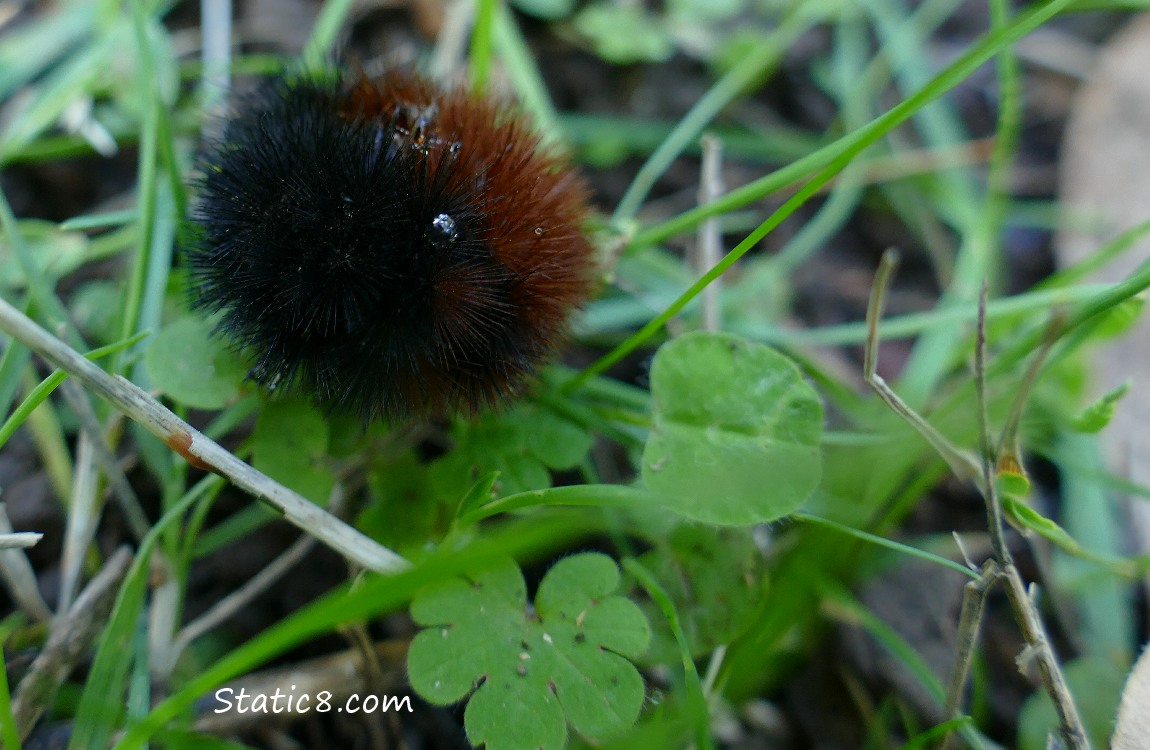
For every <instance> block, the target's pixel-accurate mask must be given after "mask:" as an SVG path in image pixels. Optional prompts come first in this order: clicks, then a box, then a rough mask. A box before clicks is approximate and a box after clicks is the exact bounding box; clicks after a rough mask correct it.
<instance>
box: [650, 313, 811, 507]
mask: <svg viewBox="0 0 1150 750" xmlns="http://www.w3.org/2000/svg"><path fill="white" fill-rule="evenodd" d="M651 397H652V406H653V411H654V420H653V423H652V425H651V435H650V437H649V438H648V439H647V444H646V446H644V449H643V466H642V471H643V483H644V484H646V485H647V487H648V489H651V490H653V491H655V492H658V493H661V494H662V495H663V496H664V499H665V502H666V506H667V507H668V508H669V509H670V510H673V511H676V512H678V513H680V514H682V515H684V516H686V517H687V518H691V519H693V520H696V521H703V522H704V523H713V524H723V525H732V526H747V525H750V524H755V523H761V522H764V521H773V520H775V519H777V518H781V517H782V516H785V515H787V514H789V513H793V512H794V511H795V510H796V509H797V508H798V507H799V506H800V505H802V504H803V502H805V501H806V499H807V498H808V497H809V496H810V494H811V493H812V492H813V491H814V489H815V487H816V486H817V485H818V482H819V477H820V476H821V473H822V454H821V452H820V448H819V441H820V439H821V438H822V429H823V407H822V402H821V401H820V400H819V396H818V393H817V392H816V391H815V389H814V388H812V387H811V385H810V384H809V383H807V381H806V380H805V379H804V378H803V374H802V372H801V371H800V370H799V368H798V367H797V366H796V365H795V363H794V362H792V361H791V360H790V359H788V358H787V357H786V356H784V355H783V354H780V353H779V352H777V351H775V350H774V349H772V348H770V347H769V346H764V345H763V344H756V343H753V342H750V341H746V340H744V339H741V338H739V337H737V336H732V335H730V334H725V333H704V332H695V333H688V334H685V335H683V336H680V337H679V338H677V339H674V340H673V341H670V342H668V343H666V344H664V345H663V346H662V347H660V349H659V351H658V352H657V353H656V354H655V359H654V361H653V362H652V363H651Z"/></svg>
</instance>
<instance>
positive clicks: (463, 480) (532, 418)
mask: <svg viewBox="0 0 1150 750" xmlns="http://www.w3.org/2000/svg"><path fill="white" fill-rule="evenodd" d="M453 433H454V437H455V449H454V450H452V451H451V452H450V453H448V454H447V455H446V456H444V457H443V458H441V459H439V460H438V461H436V462H435V463H434V464H433V465H432V467H431V470H430V472H431V481H432V487H433V489H434V490H435V493H436V495H437V496H438V497H439V498H441V499H443V500H445V501H446V500H450V501H451V502H452V503H453V504H457V503H458V502H459V499H460V498H462V497H463V496H464V495H465V494H466V493H467V491H468V490H469V489H470V488H471V486H472V485H473V484H474V483H475V481H476V480H477V479H478V478H479V477H480V476H482V475H484V474H488V473H490V472H493V471H495V472H499V480H498V482H497V483H496V485H495V492H496V494H497V495H498V496H500V497H502V496H506V495H514V494H517V493H520V492H528V491H530V490H541V489H546V488H548V487H550V486H551V474H550V472H549V471H548V468H552V469H559V470H563V469H570V468H572V467H574V466H577V465H578V464H579V463H580V462H581V461H582V460H583V458H584V456H586V455H587V452H588V451H589V450H591V435H590V434H589V433H588V432H587V431H586V430H584V429H582V428H581V427H579V426H578V425H576V424H575V423H574V422H571V421H569V420H567V419H564V418H563V417H561V416H559V415H558V414H555V413H554V412H551V411H548V410H546V409H543V408H540V407H537V406H534V405H532V404H521V405H519V406H517V407H515V408H514V409H512V410H510V411H507V412H501V413H498V414H490V413H489V414H485V415H483V416H481V417H480V418H479V419H476V420H474V421H472V422H467V423H460V424H458V425H456V426H455V429H454V431H453ZM453 507H454V505H453Z"/></svg>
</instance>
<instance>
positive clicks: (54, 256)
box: [0, 219, 89, 289]
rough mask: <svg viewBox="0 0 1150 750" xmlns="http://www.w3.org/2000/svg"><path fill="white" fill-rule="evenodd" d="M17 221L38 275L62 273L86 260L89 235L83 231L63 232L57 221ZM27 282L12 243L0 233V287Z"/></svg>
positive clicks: (19, 285) (52, 276) (62, 274)
mask: <svg viewBox="0 0 1150 750" xmlns="http://www.w3.org/2000/svg"><path fill="white" fill-rule="evenodd" d="M18 225H19V228H20V234H21V235H22V236H23V238H24V241H25V243H26V244H27V246H28V254H29V256H31V259H32V264H33V265H34V266H35V268H36V270H37V271H38V272H39V274H40V275H41V276H47V277H50V278H59V277H61V276H65V275H67V274H69V273H71V272H72V271H75V270H76V269H77V268H79V267H80V266H81V265H82V264H83V263H84V262H86V261H87V260H88V250H89V244H88V238H87V236H85V235H84V234H83V233H81V232H63V231H60V228H59V227H58V226H57V225H56V224H53V223H52V222H50V221H40V220H38V219H22V220H20V221H19V222H18ZM27 283H28V280H27V278H25V276H24V268H23V266H22V265H21V264H20V262H19V260H18V258H17V256H16V254H15V252H14V248H13V247H12V244H11V243H10V242H9V241H8V239H7V237H6V236H4V235H3V234H0V288H3V289H22V288H23V287H24V285H25V284H27Z"/></svg>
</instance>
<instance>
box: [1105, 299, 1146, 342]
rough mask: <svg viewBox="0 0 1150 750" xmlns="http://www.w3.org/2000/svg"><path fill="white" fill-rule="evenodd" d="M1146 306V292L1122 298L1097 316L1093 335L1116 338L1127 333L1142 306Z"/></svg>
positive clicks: (1139, 313) (1136, 319)
mask: <svg viewBox="0 0 1150 750" xmlns="http://www.w3.org/2000/svg"><path fill="white" fill-rule="evenodd" d="M1145 306H1146V293H1145V292H1141V293H1139V294H1135V295H1134V296H1133V297H1128V298H1127V299H1124V300H1122V301H1121V302H1119V303H1118V304H1117V305H1114V306H1113V307H1111V308H1110V309H1109V310H1107V311H1105V312H1103V313H1102V314H1101V315H1100V316H1099V322H1098V325H1097V327H1096V328H1095V329H1094V331H1093V335H1094V336H1095V337H1097V338H1099V339H1103V338H1116V337H1118V336H1121V335H1122V334H1124V333H1127V332H1128V331H1129V330H1130V328H1131V326H1133V325H1134V323H1136V322H1137V321H1138V316H1139V315H1141V314H1142V308H1143V307H1145Z"/></svg>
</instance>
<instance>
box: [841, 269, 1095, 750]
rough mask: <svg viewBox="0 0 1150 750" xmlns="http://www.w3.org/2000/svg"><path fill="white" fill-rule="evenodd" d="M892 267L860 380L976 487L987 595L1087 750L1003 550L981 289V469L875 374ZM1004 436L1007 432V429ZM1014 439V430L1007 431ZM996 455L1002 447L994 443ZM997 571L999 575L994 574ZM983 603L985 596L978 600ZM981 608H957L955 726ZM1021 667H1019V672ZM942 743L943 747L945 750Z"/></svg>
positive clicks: (1034, 366)
mask: <svg viewBox="0 0 1150 750" xmlns="http://www.w3.org/2000/svg"><path fill="white" fill-rule="evenodd" d="M896 266H897V255H896V254H895V253H894V252H893V251H890V250H888V251H887V252H886V253H885V254H884V255H883V258H882V262H881V263H880V265H879V270H878V272H877V273H876V275H875V282H874V287H873V288H872V290H871V299H870V305H869V306H868V308H867V342H866V353H865V359H864V363H863V369H864V377H865V379H866V381H867V383H869V384H870V385H871V387H872V388H874V389H875V391H876V392H877V393H878V394H879V396H880V397H881V398H882V399H883V401H885V402H886V403H887V405H888V406H890V408H891V409H892V410H893V411H894V412H895V413H896V414H898V415H899V416H900V417H901V418H902V419H903V420H905V421H906V422H907V423H908V424H910V425H911V426H912V427H914V428H915V429H916V430H918V432H919V433H920V434H921V435H922V436H923V438H924V439H926V440H927V442H929V443H930V444H931V445H932V446H933V447H934V448H935V450H936V451H938V452H939V454H940V455H941V456H942V457H943V458H944V459H946V461H947V463H948V464H950V467H951V470H952V471H954V473H955V474H956V475H957V476H958V477H959V478H961V479H964V480H971V481H975V482H976V483H977V485H978V489H979V491H980V492H981V494H982V496H983V499H984V501H985V503H986V514H987V524H988V526H989V529H988V531H989V533H990V538H991V546H992V550H993V558H992V560H990V561H988V564H991V565H993V567H992V568H987V566H986V565H984V566H983V568H982V570H983V573H984V577H985V581H986V582H985V584H981V586H982V588H983V589H985V588H986V587H989V585H991V584H992V583H993V582H994V581H995V580H997V579H1002V580H1004V581H1005V585H1006V588H1007V591H1006V593H1007V597H1008V599H1009V600H1010V605H1011V609H1012V611H1013V612H1014V619H1015V621H1016V622H1017V623H1018V626H1019V630H1020V631H1021V632H1022V636H1023V639H1024V641H1025V642H1026V649H1025V651H1024V652H1023V653H1024V655H1025V657H1026V659H1027V660H1033V661H1034V662H1035V663H1036V664H1037V665H1038V671H1039V674H1040V675H1041V677H1042V683H1043V686H1044V687H1045V688H1046V692H1047V694H1048V695H1049V696H1050V699H1051V701H1053V703H1054V706H1055V710H1056V711H1057V713H1058V720H1059V733H1060V734H1061V736H1062V739H1063V741H1064V742H1065V743H1066V745H1067V747H1069V748H1071V749H1072V750H1089V748H1090V741H1089V739H1087V736H1086V731H1085V729H1084V727H1083V724H1082V718H1081V716H1080V715H1079V713H1078V707H1077V706H1076V705H1075V702H1074V696H1073V695H1072V694H1071V693H1070V690H1069V688H1068V687H1067V685H1066V678H1065V676H1064V675H1063V674H1062V671H1061V669H1060V668H1059V666H1058V660H1057V658H1056V657H1055V655H1054V651H1053V650H1052V649H1051V647H1050V641H1049V638H1048V637H1047V635H1046V628H1045V626H1044V625H1043V622H1042V617H1041V616H1040V615H1039V613H1038V608H1037V606H1035V604H1034V602H1033V601H1032V600H1031V598H1030V596H1029V594H1027V592H1026V587H1025V585H1024V584H1023V582H1022V576H1021V574H1020V573H1019V572H1018V568H1017V567H1016V566H1015V565H1014V561H1013V558H1012V556H1011V554H1010V550H1009V548H1008V547H1007V544H1006V537H1005V524H1004V523H1003V511H1002V502H1001V499H1000V498H999V496H998V483H997V472H998V465H999V463H1000V462H1001V457H1000V456H999V455H997V453H998V451H996V450H995V449H994V448H993V446H991V444H990V438H989V433H990V428H989V420H988V417H987V413H986V379H987V371H988V366H987V361H986V296H987V295H986V284H985V283H984V284H983V285H982V292H981V295H980V301H979V306H978V331H977V335H976V346H975V372H974V379H975V393H976V399H977V402H978V403H977V411H978V420H979V431H980V439H979V440H980V443H981V449H982V456H981V461H975V459H974V458H973V457H971V456H970V455H969V454H967V453H966V452H965V451H961V450H959V449H957V448H955V447H954V446H953V445H951V443H950V442H949V441H948V440H946V438H944V437H943V436H942V435H940V434H939V433H938V432H937V431H936V430H935V429H934V428H933V427H931V426H930V425H929V424H928V423H927V422H926V420H924V419H923V418H922V417H921V416H919V415H918V414H917V413H916V412H915V411H914V410H913V409H911V408H910V407H909V406H907V405H906V403H904V402H903V401H902V399H901V398H899V396H898V395H897V394H895V393H894V392H893V391H892V390H891V389H890V388H889V387H888V386H887V385H886V383H885V382H884V381H883V380H882V378H881V377H879V376H878V374H877V373H876V369H877V366H878V341H879V336H878V321H879V318H880V317H881V315H882V308H883V301H884V300H885V298H886V292H887V289H888V288H889V285H890V281H891V277H892V276H893V274H894V270H895V267H896ZM1059 325H1060V324H1059V321H1058V320H1057V319H1056V320H1055V321H1054V322H1052V325H1051V326H1048V328H1047V336H1046V342H1045V345H1044V346H1043V347H1042V351H1041V352H1040V353H1039V355H1038V356H1037V357H1036V358H1035V360H1034V361H1032V362H1031V365H1030V367H1029V368H1028V372H1027V374H1026V376H1025V377H1024V379H1023V381H1022V383H1021V384H1020V386H1019V389H1018V394H1017V397H1016V399H1015V404H1014V407H1013V409H1014V411H1013V413H1014V414H1018V413H1021V409H1022V406H1023V403H1024V402H1025V400H1026V397H1027V396H1028V395H1029V392H1030V388H1031V386H1032V385H1033V383H1034V381H1035V380H1036V378H1037V373H1038V372H1039V369H1040V368H1041V365H1042V361H1043V360H1044V358H1045V357H1046V354H1047V353H1048V352H1049V349H1050V347H1051V346H1052V344H1053V342H1054V340H1056V338H1057V331H1058V330H1059ZM1008 429H1010V426H1009V425H1008ZM1013 429H1014V430H1015V432H1016V431H1017V426H1015V427H1014V428H1013ZM1000 448H1001V442H1000ZM995 571H997V572H995ZM976 594H977V595H982V596H984V595H985V590H983V591H979V592H976ZM981 609H982V605H981V604H979V603H978V602H977V601H975V602H972V603H970V604H969V605H968V603H967V597H966V593H965V592H964V601H963V621H962V623H961V627H960V636H961V638H962V642H961V643H960V644H959V650H958V653H957V654H956V661H955V669H954V672H953V674H952V675H951V682H950V685H949V686H948V691H947V709H948V711H949V712H950V713H949V714H948V716H949V717H950V718H953V717H954V716H955V715H956V714H957V713H958V710H959V708H958V707H959V704H960V703H961V695H962V691H963V689H964V687H965V684H966V675H967V673H968V672H969V663H970V658H971V655H970V653H968V652H971V651H972V650H973V648H974V643H975V641H976V640H977V633H978V629H979V627H980V626H979V625H978V623H977V620H978V619H980V612H981ZM1020 666H1022V665H1021V664H1020ZM945 742H946V741H944V747H945Z"/></svg>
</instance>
